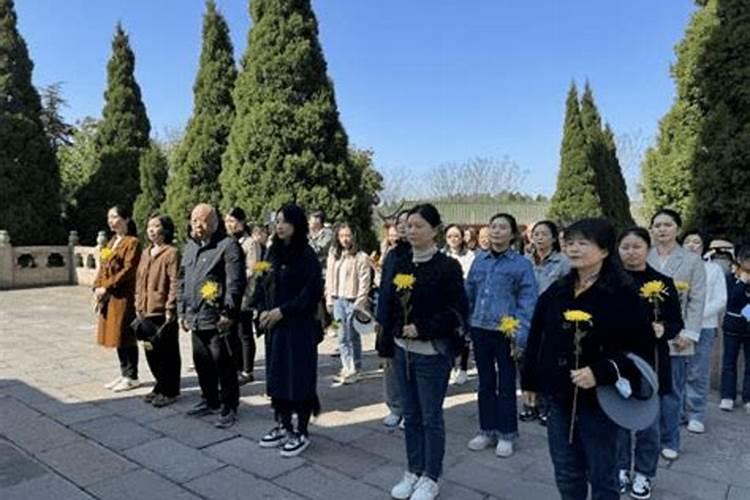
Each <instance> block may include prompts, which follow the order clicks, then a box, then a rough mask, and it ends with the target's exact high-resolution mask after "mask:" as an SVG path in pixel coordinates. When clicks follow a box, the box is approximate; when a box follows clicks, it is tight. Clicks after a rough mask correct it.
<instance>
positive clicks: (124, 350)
mask: <svg viewBox="0 0 750 500" xmlns="http://www.w3.org/2000/svg"><path fill="white" fill-rule="evenodd" d="M117 358H118V359H119V360H120V375H122V376H123V377H127V378H129V379H132V380H136V379H138V344H136V345H132V346H127V347H118V348H117Z"/></svg>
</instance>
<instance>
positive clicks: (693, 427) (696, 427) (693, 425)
mask: <svg viewBox="0 0 750 500" xmlns="http://www.w3.org/2000/svg"><path fill="white" fill-rule="evenodd" d="M687 430H688V432H692V433H693V434H703V433H704V432H706V426H705V425H703V422H699V421H697V420H691V421H690V422H688V425H687Z"/></svg>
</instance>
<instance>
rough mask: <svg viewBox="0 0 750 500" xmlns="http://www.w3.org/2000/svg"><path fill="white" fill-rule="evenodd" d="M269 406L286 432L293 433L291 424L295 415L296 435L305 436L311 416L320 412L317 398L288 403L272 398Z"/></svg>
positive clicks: (284, 400) (285, 400) (288, 401)
mask: <svg viewBox="0 0 750 500" xmlns="http://www.w3.org/2000/svg"><path fill="white" fill-rule="evenodd" d="M271 406H272V407H273V409H274V412H275V416H276V418H277V421H278V422H279V423H280V424H281V426H282V427H283V428H284V430H286V431H287V432H293V431H294V424H293V422H292V418H293V416H294V415H295V414H296V415H297V433H299V434H301V435H303V436H307V435H308V430H307V426H308V424H309V423H310V418H311V417H312V415H317V414H318V413H319V412H320V402H319V401H318V398H317V397H315V398H313V399H310V400H307V401H290V400H288V399H281V398H272V399H271Z"/></svg>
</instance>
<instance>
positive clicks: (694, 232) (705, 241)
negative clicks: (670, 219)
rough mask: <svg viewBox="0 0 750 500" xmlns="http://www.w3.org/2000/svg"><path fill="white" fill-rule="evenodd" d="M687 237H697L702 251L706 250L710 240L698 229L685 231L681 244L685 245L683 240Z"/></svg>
mask: <svg viewBox="0 0 750 500" xmlns="http://www.w3.org/2000/svg"><path fill="white" fill-rule="evenodd" d="M688 236H697V237H698V238H700V239H701V242H702V243H703V250H704V251H706V250H708V245H709V243H711V240H710V238H709V237H708V234H706V232H705V231H702V230H700V229H698V228H692V229H688V230H687V231H685V232H683V233H682V240H681V243H685V238H687V237H688Z"/></svg>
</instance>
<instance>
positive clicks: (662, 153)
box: [642, 0, 718, 219]
mask: <svg viewBox="0 0 750 500" xmlns="http://www.w3.org/2000/svg"><path fill="white" fill-rule="evenodd" d="M697 3H698V4H699V5H700V8H699V9H698V10H697V11H696V12H695V13H694V14H693V16H692V18H691V20H690V24H689V25H688V27H687V31H686V33H685V38H684V39H683V40H682V41H681V42H680V44H679V45H678V46H677V49H676V53H677V62H676V63H675V64H674V65H673V66H672V77H673V78H674V80H675V84H676V86H677V96H676V99H675V102H674V104H673V105H672V108H671V109H670V110H669V112H668V113H667V114H666V115H665V116H664V118H662V120H661V122H660V123H659V132H658V138H657V142H656V145H655V146H654V147H652V148H650V149H649V150H648V151H647V152H646V157H645V159H644V163H643V168H642V174H643V201H644V205H645V211H646V216H647V217H648V216H650V215H651V214H653V213H654V212H655V211H656V210H658V209H659V208H661V207H672V208H674V209H676V210H678V211H680V212H682V214H683V215H684V217H686V218H688V219H689V218H690V217H691V214H692V213H693V212H694V209H695V198H694V195H695V191H694V183H693V181H694V178H693V168H694V166H695V164H696V153H697V151H698V150H699V147H700V144H699V135H700V133H701V130H702V129H703V127H704V123H705V108H704V104H703V103H704V95H703V94H704V90H703V86H702V82H701V64H702V61H704V60H705V53H706V46H707V43H708V41H709V40H710V39H711V37H712V36H713V33H714V31H715V30H716V28H717V27H718V17H717V14H716V7H717V1H716V0H708V1H705V0H702V1H698V2H697Z"/></svg>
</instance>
